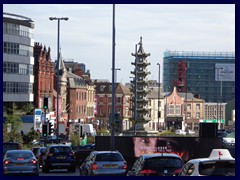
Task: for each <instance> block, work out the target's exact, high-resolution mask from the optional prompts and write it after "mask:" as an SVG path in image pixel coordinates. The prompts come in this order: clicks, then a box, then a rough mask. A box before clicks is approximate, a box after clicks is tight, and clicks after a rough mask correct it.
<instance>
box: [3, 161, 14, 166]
mask: <svg viewBox="0 0 240 180" xmlns="http://www.w3.org/2000/svg"><path fill="white" fill-rule="evenodd" d="M11 163H12V161H10V160H5V161H4V162H3V164H5V165H7V164H11Z"/></svg>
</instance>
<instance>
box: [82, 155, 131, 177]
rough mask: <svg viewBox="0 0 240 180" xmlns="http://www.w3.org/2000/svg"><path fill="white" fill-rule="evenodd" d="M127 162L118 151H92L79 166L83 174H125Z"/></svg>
mask: <svg viewBox="0 0 240 180" xmlns="http://www.w3.org/2000/svg"><path fill="white" fill-rule="evenodd" d="M126 170H127V162H126V161H125V159H124V158H123V156H122V154H121V153H120V152H118V151H92V152H91V153H90V155H89V156H88V157H87V158H86V160H85V161H84V162H83V164H82V165H81V166H80V175H82V176H84V175H86V176H125V175H126Z"/></svg>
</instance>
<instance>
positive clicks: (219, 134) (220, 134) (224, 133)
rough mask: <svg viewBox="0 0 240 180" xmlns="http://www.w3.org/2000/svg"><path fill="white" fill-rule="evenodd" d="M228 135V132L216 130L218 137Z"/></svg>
mask: <svg viewBox="0 0 240 180" xmlns="http://www.w3.org/2000/svg"><path fill="white" fill-rule="evenodd" d="M227 135H228V133H226V132H221V131H218V132H217V137H218V138H224V137H226V136H227Z"/></svg>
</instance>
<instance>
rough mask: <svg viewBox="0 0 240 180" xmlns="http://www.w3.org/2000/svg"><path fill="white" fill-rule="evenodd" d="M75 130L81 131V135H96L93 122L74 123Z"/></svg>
mask: <svg viewBox="0 0 240 180" xmlns="http://www.w3.org/2000/svg"><path fill="white" fill-rule="evenodd" d="M73 131H76V132H77V133H79V135H80V136H82V135H83V134H86V135H87V136H96V131H95V129H94V128H93V125H92V124H82V123H76V124H73Z"/></svg>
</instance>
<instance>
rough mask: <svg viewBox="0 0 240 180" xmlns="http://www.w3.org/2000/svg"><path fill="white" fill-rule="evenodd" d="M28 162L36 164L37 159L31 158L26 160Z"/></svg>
mask: <svg viewBox="0 0 240 180" xmlns="http://www.w3.org/2000/svg"><path fill="white" fill-rule="evenodd" d="M28 163H33V164H37V161H36V160H34V159H32V160H30V161H28Z"/></svg>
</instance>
